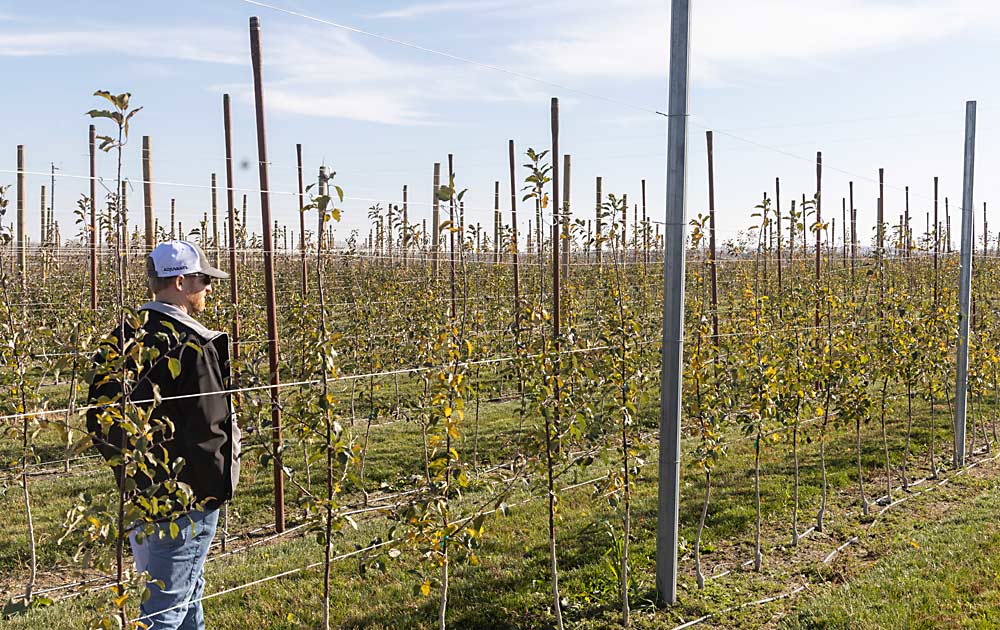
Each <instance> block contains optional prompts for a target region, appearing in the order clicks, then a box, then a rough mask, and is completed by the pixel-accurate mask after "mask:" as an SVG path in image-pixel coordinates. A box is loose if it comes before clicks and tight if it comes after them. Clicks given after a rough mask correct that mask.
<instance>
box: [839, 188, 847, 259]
mask: <svg viewBox="0 0 1000 630" xmlns="http://www.w3.org/2000/svg"><path fill="white" fill-rule="evenodd" d="M840 231H841V232H842V234H841V237H840V245H841V247H840V249H841V250H842V251H841V258H842V259H843V261H844V269H847V197H841V198H840Z"/></svg>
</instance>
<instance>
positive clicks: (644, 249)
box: [642, 179, 649, 266]
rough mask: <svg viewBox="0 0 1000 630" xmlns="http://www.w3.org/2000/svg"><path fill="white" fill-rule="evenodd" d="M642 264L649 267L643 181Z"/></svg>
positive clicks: (643, 186) (647, 226) (647, 228)
mask: <svg viewBox="0 0 1000 630" xmlns="http://www.w3.org/2000/svg"><path fill="white" fill-rule="evenodd" d="M642 262H643V264H644V265H645V266H649V222H648V220H647V219H646V180H645V179H643V180H642Z"/></svg>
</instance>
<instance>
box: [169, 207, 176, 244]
mask: <svg viewBox="0 0 1000 630" xmlns="http://www.w3.org/2000/svg"><path fill="white" fill-rule="evenodd" d="M176 238H177V200H176V199H171V200H170V240H174V239H176Z"/></svg>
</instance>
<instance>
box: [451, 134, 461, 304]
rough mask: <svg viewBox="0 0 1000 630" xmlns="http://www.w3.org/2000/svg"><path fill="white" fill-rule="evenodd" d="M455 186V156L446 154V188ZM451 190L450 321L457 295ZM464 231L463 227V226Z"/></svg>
mask: <svg viewBox="0 0 1000 630" xmlns="http://www.w3.org/2000/svg"><path fill="white" fill-rule="evenodd" d="M454 185H455V156H454V155H452V154H451V153H449V154H448V186H449V187H453V186H454ZM454 192H455V191H454V188H452V195H451V199H450V200H449V201H448V221H450V222H451V225H449V226H448V261H449V264H448V277H449V283H450V284H451V319H452V320H453V321H454V320H455V318H456V317H458V293H457V292H456V287H455V195H454ZM463 229H464V226H463Z"/></svg>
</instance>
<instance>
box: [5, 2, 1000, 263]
mask: <svg viewBox="0 0 1000 630" xmlns="http://www.w3.org/2000/svg"><path fill="white" fill-rule="evenodd" d="M267 4H270V5H271V6H262V5H260V4H255V3H251V2H248V1H247V0H210V1H205V0H201V1H197V2H195V1H192V0H173V1H172V2H169V3H165V2H152V1H149V0H137V1H135V2H131V3H128V4H127V5H123V7H124V8H122V9H115V10H111V9H110V8H109V7H110V5H108V7H99V5H95V4H94V3H93V2H89V1H85V0H75V1H74V0H59V1H45V0H41V1H38V2H31V3H27V2H23V1H22V0H16V1H15V0H0V64H2V65H3V67H4V76H5V78H6V81H5V87H6V90H4V97H3V98H2V99H0V115H2V116H3V119H4V120H5V121H6V124H5V125H3V126H2V128H0V152H4V151H5V152H6V154H7V158H6V159H0V185H2V184H13V183H14V181H15V175H14V171H15V169H16V145H19V144H22V145H24V147H25V149H24V150H25V156H26V170H27V171H28V172H29V173H31V174H30V175H29V176H28V177H27V201H26V207H27V208H28V230H29V234H31V235H32V239H33V240H35V239H37V235H38V223H39V222H38V212H37V209H38V207H39V203H40V200H39V193H40V191H39V188H40V186H42V185H43V184H44V185H46V186H48V185H49V176H48V173H49V170H50V165H51V164H52V163H54V164H55V166H56V167H57V168H58V169H59V170H58V171H57V173H58V175H59V177H58V178H57V180H56V190H55V214H56V219H57V221H59V223H60V225H61V229H62V234H63V236H64V237H71V236H72V235H73V234H75V233H76V232H77V228H76V227H74V226H73V225H72V223H73V210H74V209H75V207H76V201H77V200H78V199H79V197H80V195H81V194H82V193H85V192H86V190H87V186H88V182H87V179H86V174H87V172H88V170H87V168H88V167H87V164H88V161H87V127H88V125H89V124H90V123H91V121H90V119H89V118H87V117H86V115H85V112H87V111H88V110H90V109H92V108H95V107H104V105H106V103H103V102H102V101H101V100H99V99H97V98H95V97H94V96H92V94H93V92H94V91H95V90H98V89H103V90H109V91H111V92H115V93H117V92H125V91H128V92H131V93H132V102H133V104H134V105H135V106H142V107H143V110H142V111H141V112H140V113H139V114H137V115H136V117H135V118H134V119H133V123H132V127H131V136H130V140H129V143H128V146H127V147H126V149H125V158H124V159H125V163H124V174H125V176H126V177H128V178H129V179H130V180H131V181H132V182H134V183H133V189H132V192H131V193H130V206H131V207H132V208H134V209H135V210H133V215H132V216H133V221H134V220H139V219H140V217H141V211H139V210H138V209H139V208H140V207H141V193H142V187H141V185H140V183H139V182H140V180H141V137H142V136H144V135H148V136H149V137H150V139H151V140H150V141H151V145H152V162H153V165H152V179H153V182H154V183H153V202H154V209H155V212H156V213H157V216H158V217H159V219H160V221H161V222H164V223H165V222H167V221H168V220H169V207H170V200H171V199H175V200H176V207H177V214H178V219H179V220H180V221H182V222H183V223H184V225H185V229H191V228H193V227H194V226H195V223H196V222H197V221H198V220H200V218H201V216H202V213H203V212H205V211H207V210H209V209H210V207H211V192H210V188H209V185H210V177H211V173H213V172H214V173H217V174H218V176H219V181H220V182H222V181H224V179H223V178H224V173H225V161H224V155H225V154H224V145H223V129H222V95H223V94H224V93H229V94H231V95H232V99H233V108H232V109H233V125H234V126H233V144H234V156H235V158H236V159H237V161H238V163H239V164H240V165H239V166H238V167H237V170H236V176H235V177H236V181H235V186H236V188H238V189H243V190H245V191H247V195H248V203H249V208H250V212H249V216H250V227H251V229H254V230H259V225H260V211H259V194H258V193H257V192H256V191H257V190H258V188H259V182H258V179H257V170H256V168H255V166H256V160H257V153H256V141H257V140H256V135H255V127H254V110H253V84H252V73H251V65H250V54H249V37H248V19H249V17H250V16H254V15H256V16H259V17H260V19H261V24H262V49H263V53H262V57H263V76H264V99H265V107H266V117H267V134H268V137H267V141H268V157H269V162H270V164H271V169H270V182H271V190H272V199H271V204H272V212H273V214H274V218H275V219H277V220H278V221H279V222H280V223H283V224H290V225H293V226H297V224H298V202H297V196H296V192H297V174H296V153H295V145H296V144H297V143H301V144H302V151H303V161H304V169H305V178H306V181H307V183H308V182H309V181H311V180H313V179H315V173H316V172H317V170H318V167H319V165H320V164H327V165H329V166H330V167H331V168H332V169H333V170H335V171H336V172H337V176H336V182H337V183H338V184H339V185H340V186H341V187H342V188H343V189H344V192H345V194H346V199H345V201H344V203H343V204H342V208H343V210H344V212H343V220H342V222H341V224H339V225H338V226H337V234H338V238H343V237H346V236H347V235H348V234H349V233H350V231H351V230H352V229H359V230H361V231H362V232H363V234H364V235H367V230H368V228H367V226H368V218H367V214H368V207H369V206H371V205H373V204H375V203H380V204H381V205H382V206H383V207H385V206H386V205H387V204H390V203H391V204H398V203H401V194H402V187H403V186H404V185H406V186H408V190H409V214H410V217H411V221H413V222H419V221H420V220H421V219H424V218H427V219H429V217H430V206H431V199H432V173H433V165H434V163H435V162H441V163H442V164H444V165H445V166H444V168H445V169H446V168H447V166H446V165H447V159H448V155H449V154H453V155H454V161H455V171H456V175H457V177H456V183H457V185H458V188H460V189H463V188H467V189H468V193H467V195H466V197H465V200H466V207H467V210H466V214H467V218H466V221H467V223H470V224H471V223H474V222H476V221H480V222H481V223H482V224H483V226H484V229H489V228H486V226H487V225H488V224H490V222H491V221H492V208H493V191H494V181H500V182H501V199H502V204H501V207H502V208H503V210H504V217H505V221H509V183H508V182H509V175H508V170H507V169H508V166H507V160H508V158H507V142H508V139H513V140H514V141H515V142H516V146H517V152H518V164H519V165H520V164H523V163H524V162H526V161H527V160H526V159H525V158H524V152H525V151H526V150H527V149H528V148H529V147H533V148H535V149H537V150H543V149H547V148H548V147H549V143H550V135H549V104H550V98H551V97H559V99H560V114H561V119H560V120H561V123H560V127H561V129H560V148H561V151H562V152H563V153H568V154H570V155H571V156H572V174H571V185H572V192H571V204H572V207H573V208H574V210H575V211H576V212H580V213H585V214H584V216H586V217H588V218H589V217H592V215H593V208H594V186H595V177H597V176H601V177H602V178H603V183H604V185H603V188H604V191H605V193H608V192H614V193H616V194H619V195H620V194H622V193H626V194H628V196H629V199H630V202H637V201H639V199H640V190H641V181H642V180H643V179H645V180H646V186H647V201H646V203H647V209H648V212H649V214H650V216H651V217H652V218H653V219H654V220H662V218H663V214H664V206H665V194H666V192H665V189H664V180H665V172H666V119H665V118H664V117H663V116H660V115H657V114H656V113H655V112H656V111H657V110H662V111H665V110H666V107H667V103H666V95H667V86H668V77H667V63H668V43H669V42H668V38H669V10H668V6H669V2H668V1H667V0H658V1H653V0H602V1H601V2H588V1H582V0H531V1H528V0H465V1H462V2H456V1H451V0H429V1H420V0H415V1H390V2H376V1H371V0H368V1H361V0H342V1H330V0H328V1H321V0H268V2H267ZM692 5H693V8H692V34H691V61H692V65H691V90H690V105H689V112H690V118H689V125H688V160H687V172H688V177H687V182H688V184H687V191H688V194H687V214H688V216H689V217H694V216H696V215H697V214H699V213H705V212H707V176H706V168H707V167H706V149H705V131H706V130H708V129H712V130H714V132H715V147H714V156H715V182H716V207H717V212H718V225H719V228H718V229H719V233H720V237H721V238H722V239H723V240H725V239H727V238H731V237H733V236H735V235H736V234H737V232H738V231H739V230H743V229H745V228H746V227H747V226H748V225H749V224H750V223H751V222H752V219H751V217H750V214H751V213H752V212H754V210H753V207H754V206H755V205H756V204H757V203H759V201H760V199H761V196H762V193H764V192H765V191H767V192H769V194H772V195H773V190H774V185H775V178H776V177H780V178H781V190H782V205H783V207H782V210H783V211H785V212H787V205H788V204H789V203H790V201H791V200H792V199H793V198H800V197H801V195H802V194H806V195H807V196H809V197H811V196H812V195H813V193H814V191H815V156H816V152H817V151H822V152H823V163H824V175H823V190H824V195H823V202H824V204H823V207H824V210H825V214H826V216H827V217H829V214H828V213H829V212H831V211H833V216H835V217H836V219H837V222H838V224H839V223H840V216H841V210H840V207H841V198H842V197H844V196H846V195H847V190H848V182H849V181H853V182H854V191H855V195H854V198H855V205H856V207H857V208H858V220H859V234H860V235H861V236H862V239H863V240H867V238H868V235H869V234H870V232H871V226H872V225H873V224H874V221H875V208H876V204H875V200H876V197H877V185H876V181H877V173H878V169H879V168H884V169H885V179H886V213H887V217H893V218H894V217H896V216H898V215H899V214H901V213H902V211H903V207H904V187H905V186H909V187H910V209H911V213H912V215H913V216H914V217H915V218H914V222H913V226H914V231H915V232H917V233H922V232H923V231H924V227H925V223H924V217H925V212H926V211H928V210H930V208H931V194H932V178H933V177H934V176H938V177H940V182H941V197H942V201H941V209H942V213H943V197H945V196H947V197H949V200H950V204H951V208H952V214H953V219H952V222H953V226H955V227H953V230H954V232H955V234H956V235H957V233H958V230H957V221H958V220H957V219H956V218H955V216H954V215H956V214H957V211H956V209H957V208H958V207H959V206H960V203H961V189H962V171H963V143H964V122H965V103H966V101H967V100H976V101H977V102H978V123H977V134H976V175H977V179H976V185H975V208H977V212H976V214H981V212H982V204H983V203H984V202H985V203H987V204H989V203H990V202H991V200H993V199H1000V181H998V180H997V178H995V177H993V176H992V173H993V172H995V170H996V169H997V167H998V158H1000V154H998V149H997V147H998V142H997V140H998V139H1000V137H998V136H1000V125H997V123H996V121H995V118H996V117H997V116H1000V109H998V108H997V106H996V102H997V96H1000V94H998V91H1000V87H998V83H997V81H996V80H995V78H996V75H997V70H998V64H997V60H998V59H1000V37H998V34H1000V3H997V2H995V1H992V0H950V1H948V2H930V1H924V0H906V1H889V0H838V1H837V2H828V1H826V2H820V1H814V0H755V1H754V2H747V1H745V0H692ZM273 7H279V8H281V9H285V10H287V11H291V12H294V13H296V14H297V15H292V14H289V13H286V12H282V11H278V10H275V8H273ZM310 18H312V19H310ZM334 24H336V25H340V26H335V25H334ZM343 27H348V28H343ZM358 31H365V32H367V33H369V34H365V33H361V32H358ZM370 34H374V35H376V36H372V35H370ZM435 51H436V52H435ZM437 53H445V54H437ZM528 77H532V78H534V79H538V80H533V79H532V78H528ZM97 124H98V133H110V132H111V131H112V129H111V127H110V126H109V122H108V121H98V123H97ZM250 165H253V167H251V166H250ZM35 173H37V174H35ZM98 174H99V175H100V176H101V177H102V178H104V180H105V181H113V179H114V174H115V162H114V160H113V157H112V156H108V155H101V156H100V157H99V160H98ZM526 176H527V173H526V172H525V171H524V170H523V169H520V170H519V172H518V181H519V182H521V181H523V179H524V177H526ZM519 186H520V184H519ZM238 194H242V193H238ZM8 196H9V197H10V198H11V199H13V187H12V188H11V190H10V191H9V193H8ZM219 204H220V216H223V213H224V207H225V195H224V191H220V193H219ZM13 206H14V204H13V201H12V203H11V205H10V208H11V214H12V211H13ZM987 207H988V213H989V216H990V217H991V218H990V219H989V222H990V223H991V224H992V225H995V226H1000V215H998V214H997V212H998V211H997V210H995V209H994V208H995V206H992V205H988V206H987ZM527 214H528V213H525V212H522V213H521V217H522V218H523V219H524V221H523V223H524V224H526V218H527ZM524 224H522V226H521V230H522V233H523V230H524V228H525V227H526V225H524ZM837 231H838V233H839V232H840V227H839V226H838V228H837ZM990 231H991V233H992V234H994V235H995V234H996V230H990ZM977 232H978V229H977ZM838 238H839V237H838ZM956 239H957V236H956ZM522 246H523V243H522Z"/></svg>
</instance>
